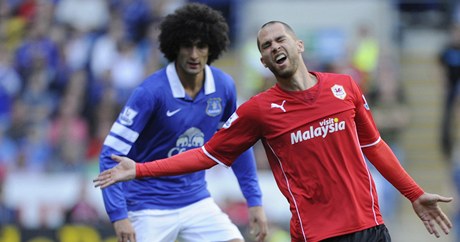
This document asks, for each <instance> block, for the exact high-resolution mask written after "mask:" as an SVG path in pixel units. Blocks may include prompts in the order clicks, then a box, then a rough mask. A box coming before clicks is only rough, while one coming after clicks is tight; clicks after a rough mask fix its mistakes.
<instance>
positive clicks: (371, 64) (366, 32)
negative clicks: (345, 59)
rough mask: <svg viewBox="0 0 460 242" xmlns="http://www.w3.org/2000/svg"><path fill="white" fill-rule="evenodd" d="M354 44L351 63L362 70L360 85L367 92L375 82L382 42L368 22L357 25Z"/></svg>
mask: <svg viewBox="0 0 460 242" xmlns="http://www.w3.org/2000/svg"><path fill="white" fill-rule="evenodd" d="M353 45H354V46H352V47H351V64H352V66H353V68H356V69H357V70H359V71H360V72H361V81H360V87H361V89H362V90H363V92H364V93H366V94H367V93H368V92H369V91H370V89H371V88H372V85H373V84H374V83H372V82H375V77H376V74H377V68H378V64H379V56H380V46H379V45H380V44H379V42H378V39H377V38H376V36H374V33H373V31H372V27H371V26H369V24H368V23H361V24H359V25H358V26H357V29H356V38H355V39H354V40H353Z"/></svg>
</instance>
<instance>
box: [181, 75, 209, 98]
mask: <svg viewBox="0 0 460 242" xmlns="http://www.w3.org/2000/svg"><path fill="white" fill-rule="evenodd" d="M179 79H180V82H181V83H182V86H183V87H184V90H185V93H187V94H188V95H189V96H190V97H191V98H192V99H194V98H195V97H196V96H197V95H198V92H200V90H201V88H202V87H203V83H204V71H202V72H200V73H199V74H197V75H187V74H183V75H179Z"/></svg>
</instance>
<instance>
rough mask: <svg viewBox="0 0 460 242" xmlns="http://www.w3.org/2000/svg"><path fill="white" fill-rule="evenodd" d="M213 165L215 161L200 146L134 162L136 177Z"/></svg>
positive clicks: (198, 169)
mask: <svg viewBox="0 0 460 242" xmlns="http://www.w3.org/2000/svg"><path fill="white" fill-rule="evenodd" d="M215 165H217V163H216V162H214V161H213V160H211V159H210V158H209V157H207V156H206V155H205V154H204V152H203V150H202V149H201V148H195V149H192V150H188V151H186V152H182V153H180V154H178V155H175V156H172V157H169V158H166V159H160V160H156V161H150V162H145V163H136V178H141V177H152V176H154V177H157V176H172V175H181V174H185V173H191V172H195V171H200V170H205V169H209V168H211V167H213V166H215Z"/></svg>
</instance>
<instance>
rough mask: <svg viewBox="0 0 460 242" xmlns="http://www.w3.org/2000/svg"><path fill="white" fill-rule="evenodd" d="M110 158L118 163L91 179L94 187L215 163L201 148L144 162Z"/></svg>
mask: <svg viewBox="0 0 460 242" xmlns="http://www.w3.org/2000/svg"><path fill="white" fill-rule="evenodd" d="M112 159H113V160H114V161H116V162H118V163H119V164H118V165H116V166H115V167H113V168H111V169H108V170H105V171H103V172H102V173H100V174H99V175H98V176H97V177H96V178H95V179H94V180H93V182H94V186H95V187H100V188H105V187H108V186H110V185H112V184H115V183H117V182H121V181H128V180H132V179H134V178H141V177H158V176H172V175H180V174H185V173H190V172H195V171H200V170H205V169H208V168H211V167H213V166H215V165H217V163H216V162H214V161H213V160H212V159H210V158H209V157H207V156H206V155H205V154H204V152H203V150H202V149H201V148H196V149H192V150H188V151H186V152H182V153H180V154H178V155H175V156H172V157H169V158H166V159H160V160H156V161H151V162H145V163H136V162H134V161H133V160H131V159H130V158H128V157H122V156H118V155H112Z"/></svg>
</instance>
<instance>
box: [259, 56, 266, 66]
mask: <svg viewBox="0 0 460 242" xmlns="http://www.w3.org/2000/svg"><path fill="white" fill-rule="evenodd" d="M260 62H261V63H262V65H264V67H265V68H267V65H266V64H265V62H264V60H263V59H262V57H260Z"/></svg>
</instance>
